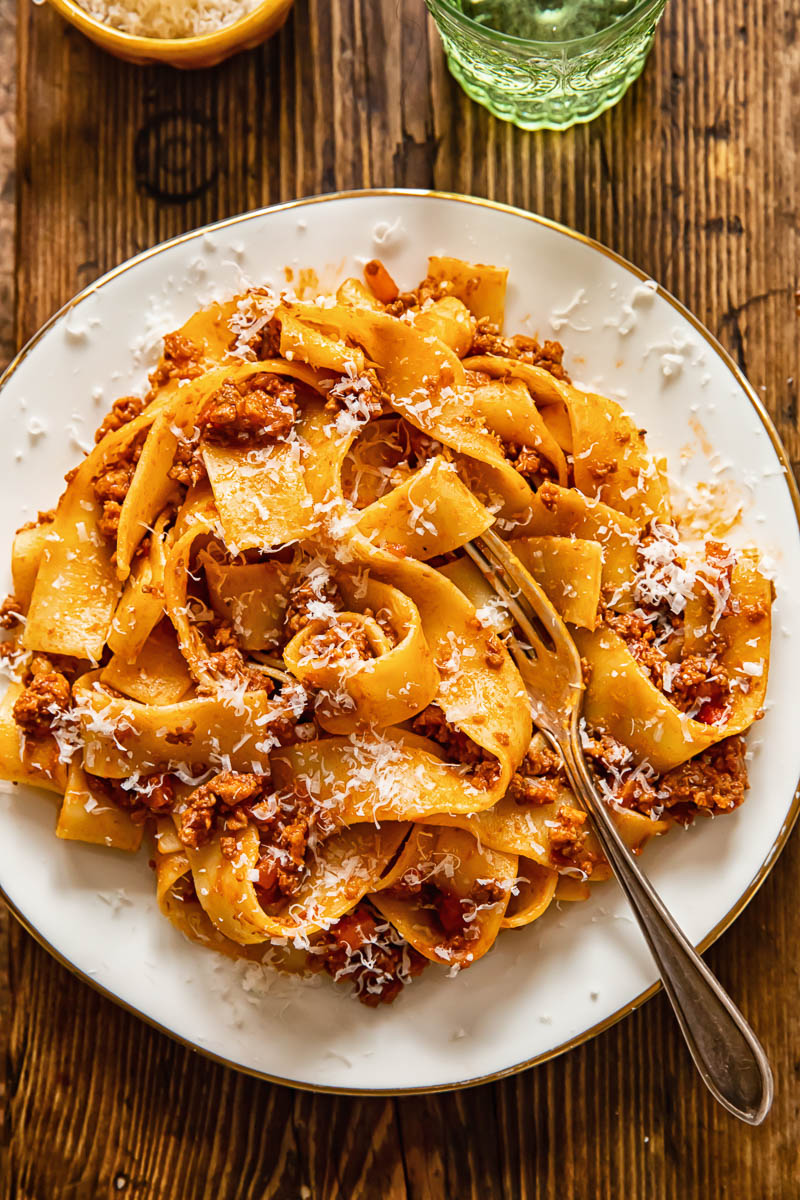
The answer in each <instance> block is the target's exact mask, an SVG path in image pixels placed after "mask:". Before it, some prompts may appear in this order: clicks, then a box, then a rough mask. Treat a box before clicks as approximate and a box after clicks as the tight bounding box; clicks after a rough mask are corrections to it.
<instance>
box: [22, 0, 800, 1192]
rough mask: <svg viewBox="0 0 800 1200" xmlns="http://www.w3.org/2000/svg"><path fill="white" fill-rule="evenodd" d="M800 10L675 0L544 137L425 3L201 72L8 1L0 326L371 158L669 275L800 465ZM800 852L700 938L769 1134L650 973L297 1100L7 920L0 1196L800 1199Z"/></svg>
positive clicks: (322, 30) (343, 177)
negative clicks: (637, 52) (603, 1018)
mask: <svg viewBox="0 0 800 1200" xmlns="http://www.w3.org/2000/svg"><path fill="white" fill-rule="evenodd" d="M12 12H13V8H12V3H11V0H2V4H0V14H2V19H0V51H1V52H2V55H3V67H4V70H3V75H2V79H3V82H2V83H0V242H2V246H1V247H0V303H1V302H2V301H5V300H6V298H7V297H8V296H9V295H10V294H11V291H12V286H11V275H10V270H11V257H10V255H11V248H10V236H9V235H10V227H11V214H12V208H11V205H12V191H11V185H12V182H13V172H12V170H11V167H10V165H9V160H8V155H7V150H8V146H9V145H10V141H11V135H12V131H13V118H12V114H11V113H10V111H9V108H8V96H9V94H10V93H9V91H8V88H9V84H8V81H9V80H10V79H13V75H14V71H13V52H12V49H11V45H10V38H9V35H8V30H9V29H10V27H11V26H10V21H11V15H12ZM797 24H798V10H797V6H796V4H793V3H792V2H791V0H786V3H779V4H776V3H774V0H749V2H748V0H726V2H725V3H722V0H719V2H717V3H711V2H710V0H669V3H668V6H667V13H666V16H665V18H664V21H663V23H662V25H661V27H660V29H659V32H658V36H657V40H656V46H655V49H654V51H653V54H652V56H651V58H650V61H649V63H648V65H647V68H646V71H645V74H644V76H643V78H642V79H641V80H640V81H639V83H638V84H637V85H635V86H634V88H633V90H632V91H631V92H630V93H629V94H628V95H627V96H626V97H625V98H624V99H623V101H622V102H621V103H620V104H619V106H618V107H617V108H616V109H614V110H612V111H611V112H610V113H607V114H606V115H605V116H603V117H602V118H600V119H599V120H598V121H596V122H595V123H593V124H592V125H589V126H584V127H579V128H577V129H574V130H572V131H570V132H568V133H566V134H561V135H556V134H525V133H521V132H520V131H518V130H516V129H514V128H512V127H510V126H507V125H504V124H501V123H499V122H497V121H495V120H494V119H492V118H490V117H489V116H488V115H487V114H486V113H485V112H484V111H482V110H481V109H479V108H477V107H476V106H475V105H473V104H472V103H471V102H470V101H468V100H467V99H466V98H465V97H464V96H463V95H462V94H461V93H460V92H459V90H458V88H457V86H456V85H455V84H454V82H453V81H452V80H451V79H450V77H449V75H448V73H447V70H446V67H445V65H444V61H443V57H442V52H441V48H440V45H439V42H438V40H437V37H436V34H435V31H434V30H433V27H432V26H431V24H430V23H429V20H428V18H427V16H426V13H425V9H424V5H423V0H404V2H398V0H298V2H297V5H296V8H295V10H294V13H293V16H292V17H291V19H290V21H289V23H288V24H287V26H286V27H285V29H284V30H283V32H282V33H281V34H280V35H279V36H278V37H277V38H275V39H274V40H273V41H272V42H270V43H269V44H268V45H267V46H265V47H263V48H262V49H260V50H257V51H254V52H252V53H250V54H247V55H243V56H240V57H238V58H236V59H234V60H232V61H230V62H229V63H227V64H224V65H222V66H221V67H219V68H217V69H215V70H212V71H206V72H198V73H194V74H180V73H173V72H171V71H170V70H167V69H157V68H145V69H137V68H135V67H131V66H127V65H125V64H123V63H120V62H117V61H115V60H113V59H111V58H108V57H106V56H104V55H103V54H101V53H100V52H99V51H98V50H96V49H95V48H94V47H93V46H91V45H90V44H89V43H88V42H87V41H85V40H84V39H83V38H82V37H81V36H80V35H79V34H78V33H77V32H75V31H74V30H72V29H69V28H68V27H67V26H66V25H65V24H63V23H62V21H61V20H60V19H59V18H58V16H57V15H56V14H55V13H54V12H53V11H51V10H50V9H49V8H47V7H44V8H39V7H34V6H32V5H31V4H30V3H29V0H20V6H19V16H18V27H17V47H18V59H17V61H18V75H17V80H18V106H17V157H16V168H17V170H16V177H17V188H16V218H17V224H16V228H17V234H16V260H15V261H16V272H15V280H16V297H17V300H16V322H15V327H14V333H13V338H12V337H11V335H10V334H9V336H7V337H6V338H5V341H4V343H3V344H4V345H5V348H6V351H8V349H9V348H10V347H9V341H10V340H15V341H16V343H17V344H21V343H22V342H23V341H24V339H26V338H27V337H28V336H29V335H30V334H31V333H33V331H34V330H35V329H36V328H37V326H38V325H39V324H40V323H41V322H42V321H44V320H45V319H46V318H47V317H48V316H50V314H51V313H52V312H53V311H54V310H55V309H56V308H57V307H58V306H59V305H60V304H62V303H63V302H64V301H65V300H66V299H68V297H69V296H70V295H71V294H72V293H73V292H75V291H76V290H77V289H78V288H80V287H82V286H83V285H84V284H86V283H88V282H90V281H91V280H92V279H94V278H95V277H96V276H97V275H99V274H100V273H101V272H103V271H105V270H107V269H108V268H109V267H112V266H113V265H114V264H116V263H119V262H121V261H122V260H123V259H125V258H127V257H129V256H130V255H131V254H134V253H136V252H137V251H139V250H142V249H144V248H145V247H148V246H150V245H152V244H153V243H155V242H158V241H160V240H162V239H164V238H166V237H169V236H171V235H173V234H176V233H179V232H181V231H183V230H186V229H190V228H192V227H193V226H196V225H199V224H202V223H204V222H207V221H211V220H214V219H216V218H220V217H225V216H227V215H229V214H232V213H236V212H240V211H242V210H245V209H248V208H252V207H255V206H257V205H263V204H269V203H273V202H276V201H280V200H286V199H291V198H294V197H296V196H302V195H306V194H310V193H315V192H324V191H331V190H334V189H346V188H357V187H364V186H386V185H401V186H411V187H433V188H439V189H443V190H451V191H458V192H467V193H474V194H476V195H480V196H488V197H492V198H495V199H498V200H503V201H509V202H511V203H513V204H517V205H521V206H522V207H524V208H528V209H532V210H534V211H538V212H541V213H544V214H546V215H547V216H549V217H554V218H556V219H557V220H559V221H563V222H565V223H566V224H569V225H572V226H574V227H575V228H577V229H579V230H582V231H584V232H585V233H588V234H591V235H592V236H594V237H597V238H599V239H600V240H601V241H603V242H606V243H607V244H608V245H610V246H612V247H613V248H614V249H616V250H618V251H620V252H621V253H622V254H624V255H626V256H627V257H629V258H631V259H633V260H634V261H635V262H637V263H638V264H639V265H640V266H641V267H643V268H644V269H645V270H646V271H648V272H650V273H651V274H652V275H653V276H655V277H656V278H657V279H659V280H660V281H661V282H662V283H663V284H665V286H666V287H667V288H669V289H670V290H671V291H672V292H674V293H675V295H677V296H678V297H679V298H680V299H681V300H683V301H684V302H685V303H686V304H687V305H688V306H689V307H690V308H691V309H692V310H693V311H694V312H695V313H696V314H697V315H698V316H699V317H700V318H701V319H702V320H703V321H704V322H705V323H706V324H707V325H708V326H709V328H710V329H711V330H713V332H714V333H716V334H717V335H718V337H719V338H720V339H721V340H722V342H723V343H724V344H725V345H726V346H727V347H728V348H729V349H730V350H731V352H732V353H733V355H734V357H735V358H736V359H737V361H738V362H739V363H740V365H741V366H742V367H743V368H744V369H745V371H746V372H747V373H748V375H749V377H750V379H751V380H752V382H753V383H754V384H755V385H756V386H757V387H758V388H759V389H760V391H761V394H762V395H763V397H764V401H765V403H766V405H767V407H768V408H769V410H770V412H771V413H772V415H773V416H774V418H775V420H776V422H777V424H778V427H779V429H780V431H781V433H782V435H783V437H784V439H785V442H786V444H787V447H788V449H789V452H790V455H791V456H792V459H793V461H794V462H795V463H796V462H797V461H798V459H800V437H799V436H798V422H797V381H798V379H800V362H798V314H797V288H798V262H800V211H798V200H797V190H798V185H800V99H798V86H797V85H798V79H800V38H798V31H797ZM3 105H4V107H2V106H3ZM3 155H5V157H2V156H3ZM8 315H9V314H8V311H7V309H6V311H5V313H4V315H3V318H2V320H6V319H7V317H8ZM2 320H0V339H2V338H3V329H4V328H7V326H6V327H4V326H3V324H2ZM757 802H758V798H757V797H753V798H752V799H751V800H750V803H757ZM798 868H800V840H798V839H797V838H795V839H793V840H792V841H791V842H790V843H789V846H788V848H787V849H786V851H785V853H784V854H783V856H782V858H781V860H780V862H779V863H778V865H777V867H776V868H775V870H774V871H773V873H772V875H771V876H770V878H769V879H768V881H767V882H766V884H765V885H764V887H763V888H762V890H761V892H760V893H759V895H758V897H757V898H756V899H755V900H754V902H753V903H752V904H751V906H750V907H749V908H748V910H747V911H746V912H745V913H744V915H743V916H742V917H741V918H740V919H739V920H738V921H737V923H736V925H735V926H734V928H733V929H731V930H730V931H729V932H728V933H727V934H726V935H725V936H724V937H723V938H722V939H721V940H720V942H719V943H718V944H717V945H716V946H715V947H714V948H713V949H712V950H711V951H710V952H709V954H708V961H709V962H710V964H711V966H712V968H713V969H714V970H715V971H716V972H717V973H718V975H719V977H720V978H721V980H722V982H723V983H724V984H725V985H726V986H727V987H729V988H730V990H731V992H732V993H733V995H734V996H735V997H737V999H738V1000H739V1002H740V1004H741V1006H742V1008H743V1009H744V1011H745V1013H746V1014H747V1015H748V1016H749V1017H750V1018H751V1019H752V1021H753V1023H754V1024H755V1026H756V1028H757V1029H758V1031H759V1032H760V1034H761V1035H762V1037H763V1040H764V1043H765V1045H766V1047H767V1049H768V1051H769V1054H770V1056H771V1058H772V1062H773V1064H774V1067H775V1073H776V1077H777V1095H776V1101H775V1107H774V1110H773V1112H772V1114H771V1116H770V1118H769V1119H768V1121H767V1123H766V1125H765V1126H763V1127H762V1128H760V1129H755V1130H753V1129H749V1128H745V1127H743V1126H741V1125H739V1124H738V1123H736V1122H735V1121H734V1120H733V1119H732V1118H730V1117H728V1116H727V1115H726V1114H725V1113H723V1112H722V1111H721V1110H720V1109H719V1108H718V1107H716V1106H715V1105H714V1103H713V1102H712V1101H711V1099H710V1097H709V1096H708V1095H707V1094H706V1092H705V1091H704V1089H703V1088H702V1086H701V1085H700V1084H699V1083H698V1081H697V1079H696V1078H695V1076H694V1073H693V1071H692V1069H691V1067H690V1064H689V1062H688V1056H687V1054H686V1052H685V1051H684V1049H683V1047H682V1045H681V1043H680V1039H679V1037H678V1035H677V1033H676V1031H675V1028H674V1025H673V1021H672V1017H671V1014H670V1011H669V1009H668V1007H667V1005H666V1003H665V1002H664V999H663V997H658V998H656V999H654V1000H652V1001H651V1002H650V1003H648V1004H647V1005H646V1006H645V1007H644V1008H643V1009H642V1010H640V1011H639V1012H638V1013H636V1014H635V1015H634V1016H633V1017H631V1018H629V1019H628V1020H626V1021H625V1022H624V1023H622V1024H621V1025H619V1026H617V1027H615V1028H614V1029H612V1030H610V1031H608V1032H607V1033H605V1034H604V1035H603V1036H601V1037H599V1038H597V1039H596V1040H594V1041H593V1042H591V1043H590V1044H588V1045H586V1046H584V1047H582V1048H580V1049H578V1050H576V1051H574V1052H573V1053H571V1054H569V1055H568V1056H566V1057H564V1058H562V1059H559V1060H557V1061H555V1062H551V1063H549V1064H546V1065H545V1066H542V1067H539V1068H537V1069H536V1070H533V1071H528V1072H526V1073H525V1074H523V1075H521V1076H518V1077H516V1078H513V1079H508V1080H505V1081H503V1082H500V1083H497V1084H493V1085H487V1086H482V1087H478V1088H475V1089H472V1090H467V1091H463V1092H459V1093H451V1094H444V1095H438V1096H430V1097H419V1098H407V1099H399V1100H387V1099H375V1100H370V1099H364V1100H359V1099H349V1098H345V1097H342V1098H337V1097H315V1096H311V1095H308V1094H303V1093H300V1092H295V1091H292V1090H290V1089H288V1088H283V1087H273V1086H269V1085H267V1084H264V1083H260V1082H258V1081H255V1080H252V1079H249V1078H246V1077H244V1076H241V1075H237V1074H235V1073H234V1072H233V1071H230V1070H228V1069H226V1068H223V1067H220V1066H216V1065H213V1064H211V1063H209V1062H207V1061H205V1060H204V1059H202V1058H200V1057H199V1056H197V1055H195V1054H193V1053H192V1052H190V1051H188V1050H186V1049H184V1048H183V1047H181V1046H179V1045H177V1044H175V1043H174V1042H172V1041H170V1040H169V1039H168V1038H166V1037H164V1036H162V1035H160V1034H158V1033H156V1032H154V1031H153V1030H151V1029H150V1028H148V1027H147V1026H145V1025H144V1024H142V1023H141V1022H140V1021H138V1020H137V1019H136V1018H134V1017H132V1016H129V1015H128V1014H126V1013H125V1012H123V1011H121V1010H120V1009H118V1008H116V1007H115V1006H114V1005H113V1004H111V1003H110V1002H108V1001H106V1000H104V999H101V998H100V997H99V996H98V995H96V994H95V993H94V992H93V991H91V990H90V989H89V988H88V987H86V986H84V985H83V984H81V983H78V982H76V981H75V980H74V979H73V978H72V977H71V976H70V975H69V973H68V972H67V971H66V970H64V969H62V968H61V967H60V966H58V965H57V964H56V963H55V962H54V961H53V960H52V959H50V958H49V957H48V955H47V954H46V953H45V952H44V951H43V950H41V949H40V948H39V947H38V946H37V945H36V943H35V942H34V941H33V940H32V939H31V938H30V937H29V936H28V935H27V934H26V933H24V932H23V931H22V929H21V928H20V927H19V926H18V925H17V924H16V922H14V921H13V920H12V921H10V922H9V921H7V920H6V921H5V922H4V923H3V924H2V925H0V935H1V937H2V944H1V947H0V1006H1V1007H0V1037H2V1039H3V1051H4V1063H3V1066H4V1071H3V1081H2V1087H3V1091H2V1093H1V1094H2V1103H3V1106H4V1121H3V1139H2V1146H0V1154H2V1158H0V1195H2V1197H3V1200H61V1198H62V1197H63V1198H65V1200H67V1198H69V1200H94V1198H95V1197H122V1198H123V1200H127V1198H128V1197H131V1198H133V1197H135V1198H136V1200H156V1198H158V1200H195V1198H197V1200H199V1198H203V1200H205V1198H206V1197H207V1198H209V1200H211V1198H213V1200H251V1198H253V1200H255V1198H267V1197H270V1198H276V1200H301V1198H302V1200H311V1198H314V1200H317V1198H320V1200H340V1198H341V1200H373V1198H374V1200H401V1198H408V1200H412V1198H413V1200H445V1198H447V1200H462V1198H466V1200H484V1198H491V1200H493V1198H494V1197H498V1198H499V1197H502V1198H504V1200H516V1198H518V1197H519V1198H521V1200H534V1198H535V1200H545V1198H548V1200H549V1198H550V1197H559V1198H570V1197H579V1198H583V1197H587V1198H589V1197H591V1198H592V1200H595V1198H602V1197H610V1198H617V1197H625V1198H630V1197H633V1198H636V1200H639V1198H643V1200H651V1198H652V1200H692V1198H695V1197H697V1198H700V1197H702V1198H703V1200H716V1198H718V1197H726V1198H730V1200H762V1198H772V1197H775V1198H778V1197H780V1198H784V1197H785V1198H787V1200H794V1198H796V1197H798V1196H800V1139H799V1138H798V1129H800V1123H799V1122H800V1111H799V1110H800V1015H798V962H799V961H800V959H799V958H798V942H799V940H800V938H799V934H800V918H798V912H800V870H799V869H798ZM386 1082H387V1084H388V1083H390V1082H391V1081H389V1080H387V1081H386Z"/></svg>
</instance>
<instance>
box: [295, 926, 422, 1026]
mask: <svg viewBox="0 0 800 1200" xmlns="http://www.w3.org/2000/svg"><path fill="white" fill-rule="evenodd" d="M309 965H310V966H311V967H312V968H313V967H316V968H317V969H322V970H325V971H327V972H328V974H329V975H331V976H332V977H333V979H335V980H337V981H339V980H349V981H350V982H351V983H352V985H353V990H354V992H355V994H356V995H357V996H358V999H359V1000H360V1001H361V1003H362V1004H366V1005H368V1006H369V1007H370V1008H375V1007H377V1005H379V1004H390V1003H391V1002H392V1000H394V999H395V997H396V996H397V995H398V993H399V992H400V991H401V990H402V988H403V985H404V983H408V982H410V980H411V979H412V978H413V977H414V976H416V975H419V974H420V972H421V971H423V970H424V969H425V967H426V966H427V959H425V958H423V956H422V955H421V954H419V953H418V952H417V951H416V950H415V949H414V948H413V947H412V946H409V944H408V942H406V941H405V939H404V938H402V937H401V936H400V934H399V933H397V931H396V930H394V929H393V928H392V926H391V925H389V923H388V922H387V921H384V919H383V917H381V916H380V915H379V914H378V913H376V912H375V909H374V908H373V907H372V905H370V904H368V903H366V902H362V903H361V904H359V905H358V906H357V907H356V908H355V909H354V910H353V911H352V912H351V913H348V914H347V915H346V916H344V917H342V918H341V919H340V920H339V921H337V922H336V923H335V924H334V925H332V926H331V928H330V929H329V930H328V931H327V932H326V933H324V934H323V935H322V937H321V939H320V940H319V941H318V942H317V944H316V945H315V946H314V948H313V951H312V953H311V955H310V956H309Z"/></svg>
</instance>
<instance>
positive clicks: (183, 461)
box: [169, 438, 208, 488]
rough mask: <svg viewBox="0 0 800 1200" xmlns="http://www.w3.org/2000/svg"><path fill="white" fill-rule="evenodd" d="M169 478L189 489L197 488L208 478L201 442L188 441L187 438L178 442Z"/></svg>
mask: <svg viewBox="0 0 800 1200" xmlns="http://www.w3.org/2000/svg"><path fill="white" fill-rule="evenodd" d="M169 477H170V479H174V480H175V482H176V483H182V484H183V486H184V487H187V488H188V487H196V486H197V484H198V483H201V482H202V481H203V480H204V479H207V478H208V472H207V471H206V464H205V463H204V462H203V448H202V446H201V445H200V442H199V441H197V440H196V439H195V440H194V441H188V440H187V439H185V438H180V439H179V440H178V443H177V445H176V447H175V454H174V456H173V460H172V466H171V467H170V470H169Z"/></svg>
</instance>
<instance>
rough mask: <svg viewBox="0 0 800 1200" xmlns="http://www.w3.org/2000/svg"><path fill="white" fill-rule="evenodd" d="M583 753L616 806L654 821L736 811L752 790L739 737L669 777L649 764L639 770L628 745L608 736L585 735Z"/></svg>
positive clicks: (711, 749)
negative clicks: (651, 767) (630, 809)
mask: <svg viewBox="0 0 800 1200" xmlns="http://www.w3.org/2000/svg"><path fill="white" fill-rule="evenodd" d="M583 749H584V754H585V755H586V757H587V759H589V760H590V761H591V763H592V766H593V767H594V769H595V770H596V771H597V773H598V774H599V775H600V777H601V779H603V780H604V781H605V784H606V787H607V789H608V790H610V791H611V792H612V793H613V797H614V801H615V802H616V803H617V804H621V805H622V806H623V807H625V808H633V809H636V811H637V812H642V813H645V814H646V815H647V816H653V817H658V816H660V815H661V813H662V812H666V813H668V814H669V816H671V817H673V818H674V819H675V820H677V821H680V822H681V823H682V824H685V825H688V824H691V822H692V821H693V820H694V818H695V817H696V816H697V814H698V813H699V812H705V813H712V814H714V815H716V814H719V813H726V812H732V811H733V809H734V808H738V806H739V805H740V804H741V803H742V800H743V799H744V794H745V792H746V790H747V786H748V783H747V765H746V762H745V742H744V738H743V737H740V736H735V737H728V738H723V739H722V741H720V742H717V743H716V745H714V746H710V747H709V748H708V749H707V750H704V751H703V752H702V753H701V754H698V755H696V756H695V757H694V758H691V759H689V761H688V762H685V763H682V764H681V765H680V766H678V767H674V768H673V769H672V770H671V771H667V772H666V773H665V774H664V775H657V774H656V773H655V772H654V771H653V770H652V769H649V770H648V769H647V767H646V764H644V769H643V768H642V766H640V767H638V768H637V767H636V763H635V761H634V758H633V755H632V753H631V751H630V750H629V749H628V747H627V746H623V745H622V743H621V742H618V741H617V740H616V739H615V738H612V737H610V736H609V735H608V734H603V735H600V736H598V735H597V734H584V737H583Z"/></svg>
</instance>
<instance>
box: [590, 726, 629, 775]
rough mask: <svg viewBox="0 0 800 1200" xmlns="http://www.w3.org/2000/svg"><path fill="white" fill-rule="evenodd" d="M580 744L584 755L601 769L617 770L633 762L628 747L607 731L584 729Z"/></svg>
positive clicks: (612, 771)
mask: <svg viewBox="0 0 800 1200" xmlns="http://www.w3.org/2000/svg"><path fill="white" fill-rule="evenodd" d="M582 744H583V753H584V755H585V757H586V758H587V759H588V760H589V762H590V763H591V764H592V765H593V766H594V767H595V768H597V769H600V770H601V771H604V772H611V773H614V772H619V771H622V770H624V768H625V767H628V766H630V765H631V763H632V762H633V755H632V754H631V752H630V750H629V749H628V747H627V746H623V744H622V742H618V741H617V739H616V738H614V737H611V735H610V734H608V733H595V732H591V733H590V732H588V731H584V732H583V735H582Z"/></svg>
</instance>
